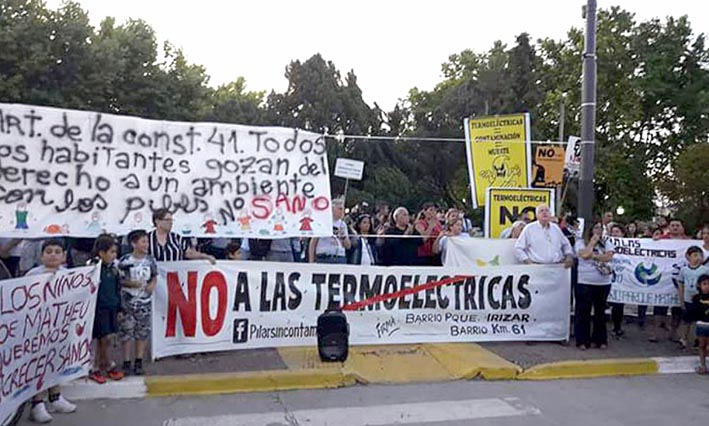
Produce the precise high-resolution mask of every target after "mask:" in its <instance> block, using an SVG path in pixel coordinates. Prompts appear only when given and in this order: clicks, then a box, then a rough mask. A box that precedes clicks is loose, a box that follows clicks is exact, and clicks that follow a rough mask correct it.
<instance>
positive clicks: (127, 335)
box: [118, 230, 158, 376]
mask: <svg viewBox="0 0 709 426" xmlns="http://www.w3.org/2000/svg"><path fill="white" fill-rule="evenodd" d="M128 241H129V242H130V245H131V247H132V249H133V252H132V253H129V254H127V255H125V256H123V257H122V258H121V260H120V262H119V263H118V269H119V270H120V271H121V306H122V309H123V310H122V313H121V315H120V316H119V321H118V323H119V329H120V332H119V336H120V338H121V342H123V372H124V373H126V374H131V373H133V374H135V375H136V376H140V375H143V356H144V355H145V347H146V346H147V342H148V339H150V329H151V324H150V321H151V317H152V300H151V295H152V293H153V290H155V285H156V284H157V276H158V265H157V262H156V261H155V258H153V257H152V256H151V255H149V254H148V234H147V233H146V232H145V231H143V230H137V231H132V232H131V233H129V234H128ZM131 342H135V361H134V363H133V366H132V369H131V361H130V360H131V352H132V351H131V349H132V348H131Z"/></svg>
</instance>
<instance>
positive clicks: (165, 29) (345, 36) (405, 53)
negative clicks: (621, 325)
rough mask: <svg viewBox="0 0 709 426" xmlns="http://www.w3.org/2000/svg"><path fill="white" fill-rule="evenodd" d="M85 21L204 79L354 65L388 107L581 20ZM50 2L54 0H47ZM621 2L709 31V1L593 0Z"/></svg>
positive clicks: (205, 8) (560, 12) (288, 15)
mask: <svg viewBox="0 0 709 426" xmlns="http://www.w3.org/2000/svg"><path fill="white" fill-rule="evenodd" d="M79 3H80V4H81V5H82V6H83V7H84V9H86V10H88V11H89V16H90V18H91V21H92V24H94V25H96V26H97V25H98V23H99V22H100V21H101V20H102V19H103V18H104V17H105V16H113V17H115V18H116V20H117V22H118V23H122V22H124V21H125V20H126V19H128V18H140V19H143V20H145V21H146V22H147V23H148V24H150V25H151V26H152V27H153V29H154V30H155V31H156V33H157V36H158V39H159V42H160V43H162V41H164V40H169V41H170V42H171V43H173V44H174V45H176V46H177V47H180V48H182V49H183V51H184V53H185V55H186V57H187V58H188V60H189V61H190V62H192V63H197V64H201V65H203V66H204V67H205V68H206V70H207V73H208V74H209V75H210V77H211V79H210V84H211V85H212V86H217V85H219V84H222V83H226V82H229V81H233V80H235V79H236V78H237V77H239V76H243V77H244V78H246V83H247V88H248V90H266V91H270V90H271V89H275V90H276V91H278V92H282V91H284V90H285V89H286V87H287V80H286V79H285V77H284V72H285V67H286V65H287V64H288V63H289V62H290V61H291V60H295V59H299V60H301V61H304V60H306V59H308V58H309V57H311V56H312V55H313V54H315V53H321V54H322V55H323V57H324V58H325V59H326V60H330V61H332V62H334V64H335V66H336V67H337V68H338V69H339V70H340V71H341V73H342V75H343V77H344V76H345V75H346V73H347V71H349V70H350V69H353V70H354V72H355V74H356V75H357V78H358V84H359V87H360V88H361V89H362V91H363V95H364V99H365V101H367V102H368V103H369V104H370V105H373V102H375V101H376V102H377V103H378V104H379V105H380V106H381V107H382V108H383V109H385V110H389V109H391V108H393V106H394V104H395V103H396V101H397V100H398V99H400V98H405V97H406V96H407V94H408V91H409V90H410V89H411V88H412V87H418V88H419V89H424V90H430V89H432V88H433V87H434V86H435V85H436V83H438V82H440V81H441V79H442V75H441V64H442V63H443V62H445V61H446V60H447V58H448V56H449V55H451V54H453V53H458V52H460V51H462V50H464V49H472V50H474V51H476V52H483V51H486V50H488V49H489V48H490V47H491V46H492V44H493V42H494V41H495V40H502V41H503V42H504V43H506V44H507V45H512V44H513V43H514V40H515V37H516V36H517V35H518V34H519V33H521V32H525V31H526V32H528V33H530V35H531V36H532V38H533V39H534V40H536V39H538V38H545V37H552V38H555V39H560V38H563V37H564V36H565V34H566V32H567V31H568V29H569V28H571V27H572V26H575V27H579V28H580V27H582V26H583V25H584V21H583V19H582V18H581V6H582V5H583V4H585V1H584V0H537V1H529V0H507V1H479V0H459V1H451V0H429V1H419V0H410V1H400V0H377V1H373V0H357V1H347V2H344V1H338V0H291V1H287V0H260V1H235V0H231V1H227V0H221V1H218V0H190V1H183V0H119V1H108V0H79ZM47 4H48V5H49V7H51V8H56V7H58V5H59V4H61V0H49V1H47ZM598 5H599V8H607V7H610V6H612V5H620V6H621V7H623V8H624V9H626V10H629V11H631V12H634V13H635V14H636V18H637V19H638V20H646V19H650V18H652V17H660V18H664V17H666V16H675V17H679V16H681V15H688V16H689V19H690V22H691V25H692V28H693V30H694V31H695V32H697V33H698V32H702V31H703V32H709V2H705V1H700V0H670V1H668V0H661V1H660V0H615V1H612V2H611V1H603V0H599V1H598Z"/></svg>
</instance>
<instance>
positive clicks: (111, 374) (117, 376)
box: [106, 368, 126, 382]
mask: <svg viewBox="0 0 709 426" xmlns="http://www.w3.org/2000/svg"><path fill="white" fill-rule="evenodd" d="M106 374H107V375H108V378H109V379H111V380H113V381H116V382H117V381H119V380H122V379H123V378H124V377H126V375H125V374H124V373H123V372H122V371H118V370H117V369H115V368H112V369H110V370H108V373H106Z"/></svg>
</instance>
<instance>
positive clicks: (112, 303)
mask: <svg viewBox="0 0 709 426" xmlns="http://www.w3.org/2000/svg"><path fill="white" fill-rule="evenodd" d="M93 254H94V256H96V259H95V260H96V262H98V261H100V262H101V281H100V282H99V286H98V293H97V295H96V315H95V317H94V327H93V334H92V337H93V338H94V339H96V343H97V345H96V346H97V349H98V350H97V351H96V362H95V367H96V368H95V369H94V371H92V372H91V373H90V374H89V378H90V379H91V380H93V381H94V382H96V383H98V384H104V383H106V381H107V379H111V380H121V379H122V378H123V377H124V374H123V372H121V371H118V370H117V369H116V368H113V367H111V360H110V359H109V355H108V351H109V347H110V346H111V339H112V336H113V335H115V334H116V333H118V312H119V310H120V308H121V283H120V273H119V271H118V268H116V265H115V260H116V257H117V256H118V244H117V242H116V240H115V239H114V238H113V237H112V236H110V235H107V234H104V235H99V236H98V238H96V242H95V243H94V249H93Z"/></svg>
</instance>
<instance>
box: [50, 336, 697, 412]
mask: <svg viewBox="0 0 709 426" xmlns="http://www.w3.org/2000/svg"><path fill="white" fill-rule="evenodd" d="M353 349H354V348H353ZM279 353H280V355H281V357H282V358H283V360H284V362H285V363H286V365H288V368H289V369H287V370H271V371H253V372H242V373H217V374H186V375H175V376H148V377H145V378H143V377H128V378H126V379H124V380H122V381H119V382H109V383H106V384H104V385H98V384H96V383H94V382H91V381H90V380H88V379H80V380H76V381H74V382H72V383H70V384H67V385H63V386H62V390H63V393H64V394H65V395H66V396H67V398H69V399H75V400H89V399H119V398H143V397H146V396H155V397H163V396H177V395H214V394H225V393H245V392H272V391H283V390H296V389H327V388H337V387H344V386H352V385H355V384H357V383H360V384H370V383H380V384H392V383H416V382H419V383H422V382H441V381H452V380H461V379H462V380H471V379H476V378H482V379H484V380H557V379H582V378H599V377H619V376H639V375H653V374H683V373H693V372H694V369H695V368H696V366H697V365H698V358H697V357H694V356H683V357H669V358H619V359H599V360H585V361H560V362H552V363H547V364H539V365H536V366H534V367H531V368H529V369H527V370H524V371H523V370H522V369H521V368H520V367H519V366H517V365H515V364H513V363H511V362H509V361H507V360H505V359H504V358H502V357H499V356H497V355H496V354H494V353H492V352H490V351H488V350H486V349H484V348H482V347H480V346H479V345H475V344H457V343H455V344H425V345H413V346H411V345H409V346H408V349H406V348H404V347H403V346H400V345H394V346H389V347H387V348H386V350H385V349H384V347H366V346H363V347H358V348H356V349H354V350H353V351H352V353H351V356H352V358H350V359H348V361H347V362H346V363H321V362H320V360H319V359H318V358H317V351H316V350H314V349H312V348H283V350H282V351H281V350H279ZM410 361H413V362H412V363H410V364H409V362H410ZM424 364H425V365H424ZM421 370H425V371H424V372H423V373H422V372H421Z"/></svg>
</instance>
